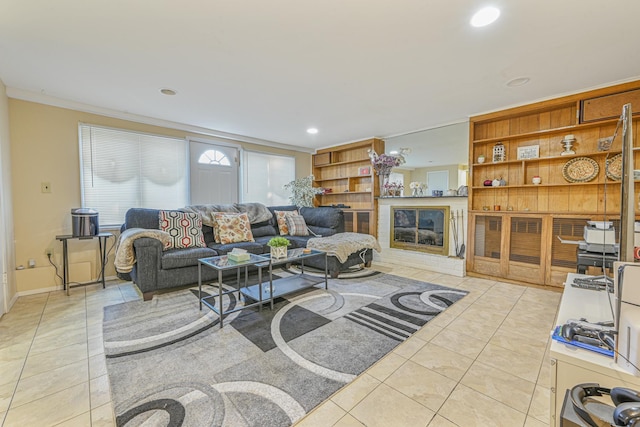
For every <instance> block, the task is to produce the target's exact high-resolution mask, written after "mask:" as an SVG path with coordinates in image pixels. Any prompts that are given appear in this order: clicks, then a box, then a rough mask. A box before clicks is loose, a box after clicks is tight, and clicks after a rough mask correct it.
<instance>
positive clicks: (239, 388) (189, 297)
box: [103, 272, 466, 426]
mask: <svg viewBox="0 0 640 427" xmlns="http://www.w3.org/2000/svg"><path fill="white" fill-rule="evenodd" d="M283 274H285V275H286V274H287V273H286V272H285V273H283ZM318 286H319V287H318V288H311V289H309V290H307V291H306V292H301V293H298V294H293V295H290V296H288V297H287V298H281V299H279V300H277V303H276V304H275V307H274V309H273V311H271V310H269V308H268V305H267V306H265V307H264V308H263V309H262V310H261V311H259V310H258V309H257V308H249V309H246V310H242V311H238V312H235V313H232V314H231V315H229V316H227V317H226V318H225V323H224V328H222V329H220V327H219V320H218V316H217V314H215V313H213V312H212V311H211V310H209V309H208V308H206V307H203V309H202V311H200V310H199V309H198V297H197V295H198V289H197V287H196V288H192V289H183V290H179V291H175V292H171V293H166V294H161V295H157V296H155V297H154V299H153V300H152V301H148V302H143V301H135V302H128V303H124V304H119V305H114V306H108V307H105V312H104V325H103V329H104V348H105V356H106V360H107V371H108V374H109V381H110V383H111V394H112V400H113V403H114V408H115V413H116V422H117V425H119V426H139V425H148V426H205V425H206V426H222V425H226V426H289V425H292V424H293V423H295V422H296V421H298V420H299V419H300V418H302V417H303V416H304V415H305V414H306V413H307V412H309V411H311V410H312V409H313V408H314V407H315V406H317V405H318V404H320V403H322V402H323V401H324V400H326V399H327V398H328V397H330V396H331V395H332V394H333V393H334V392H336V391H337V390H338V389H340V388H341V387H343V386H344V385H346V384H347V383H349V382H350V381H352V380H354V379H355V378H356V376H357V375H358V374H360V373H362V372H363V371H364V370H366V369H367V368H368V367H369V366H371V365H372V364H374V363H375V362H376V361H378V360H379V359H380V358H381V357H383V356H384V355H385V354H387V353H388V352H389V351H391V350H392V349H393V348H395V347H396V346H397V345H398V344H400V343H402V342H403V341H404V340H406V339H407V338H409V337H410V336H411V335H412V334H413V333H414V332H416V331H418V330H419V329H420V328H421V327H422V326H424V325H425V324H426V323H427V322H428V321H429V320H431V319H433V318H434V317H435V316H437V315H438V314H439V313H441V312H443V311H444V310H446V309H447V307H449V306H451V305H452V304H454V303H455V302H456V301H458V300H459V299H461V298H462V297H464V295H466V292H465V291H461V290H456V289H450V288H446V287H444V286H440V285H434V284H430V283H425V282H420V281H417V280H411V279H406V278H401V277H397V276H393V275H389V274H383V273H379V274H377V275H373V276H369V277H362V278H354V279H347V280H345V279H342V280H330V281H329V290H328V291H326V290H324V284H322V285H318ZM320 286H322V288H320ZM205 288H206V290H207V292H209V293H212V294H213V293H214V292H215V291H216V288H214V287H209V286H207V287H203V289H205ZM235 295H237V294H235ZM225 299H226V301H224V303H225V304H227V305H232V306H234V305H236V304H237V303H238V301H236V300H235V299H234V297H233V296H232V297H230V298H227V297H225Z"/></svg>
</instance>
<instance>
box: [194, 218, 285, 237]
mask: <svg viewBox="0 0 640 427" xmlns="http://www.w3.org/2000/svg"><path fill="white" fill-rule="evenodd" d="M251 233H252V234H253V238H254V239H256V238H258V237H262V236H269V237H273V236H277V235H278V230H277V229H276V228H275V227H274V226H273V225H271V224H270V223H269V221H265V222H261V223H259V224H251ZM205 240H206V236H205Z"/></svg>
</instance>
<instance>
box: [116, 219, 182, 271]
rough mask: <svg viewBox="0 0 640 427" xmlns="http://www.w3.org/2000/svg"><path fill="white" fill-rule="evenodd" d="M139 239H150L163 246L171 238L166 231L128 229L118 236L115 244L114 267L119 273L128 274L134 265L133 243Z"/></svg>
mask: <svg viewBox="0 0 640 427" xmlns="http://www.w3.org/2000/svg"><path fill="white" fill-rule="evenodd" d="M141 237H151V238H153V239H158V240H160V242H162V244H163V246H164V245H166V244H167V243H169V242H170V241H171V236H170V235H169V233H167V232H166V231H162V230H152V229H148V228H128V229H126V230H124V231H123V232H122V234H120V237H119V238H118V242H117V243H116V259H115V262H114V264H115V267H116V271H118V272H119V273H129V272H130V271H131V270H133V265H134V264H135V263H136V253H135V251H134V250H133V242H134V241H135V240H136V239H139V238H141Z"/></svg>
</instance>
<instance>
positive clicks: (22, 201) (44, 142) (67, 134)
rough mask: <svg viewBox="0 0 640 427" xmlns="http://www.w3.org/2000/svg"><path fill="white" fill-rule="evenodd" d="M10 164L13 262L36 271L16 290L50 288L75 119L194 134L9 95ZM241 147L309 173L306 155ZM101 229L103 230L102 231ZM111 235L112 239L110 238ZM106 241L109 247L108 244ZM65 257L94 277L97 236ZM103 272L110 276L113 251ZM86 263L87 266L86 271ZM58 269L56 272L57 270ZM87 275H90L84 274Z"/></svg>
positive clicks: (70, 204) (75, 164) (76, 192)
mask: <svg viewBox="0 0 640 427" xmlns="http://www.w3.org/2000/svg"><path fill="white" fill-rule="evenodd" d="M9 116H10V122H9V125H10V126H9V129H10V132H11V166H12V175H13V187H12V188H13V195H14V203H13V214H14V218H15V220H14V221H15V264H16V266H17V265H23V266H25V267H26V266H27V264H28V260H29V259H30V258H33V259H35V261H36V268H37V269H43V270H38V271H19V272H18V276H19V277H18V280H17V282H18V287H17V291H18V292H25V293H27V292H33V291H42V290H46V289H49V288H51V287H53V286H55V285H56V283H57V284H59V283H60V280H59V279H56V277H55V271H54V269H53V268H52V267H50V266H48V261H47V256H46V250H47V249H48V248H52V249H53V250H54V257H53V258H54V261H55V263H56V264H57V265H58V266H61V265H62V253H61V252H62V244H61V243H60V242H58V241H57V240H56V239H55V236H56V235H59V234H70V233H71V215H70V210H71V209H72V208H74V207H80V206H81V200H80V167H79V164H80V161H79V152H78V123H79V122H85V123H91V124H96V125H103V126H111V127H115V128H121V129H129V130H135V131H141V132H148V133H154V134H159V135H167V136H177V137H186V136H197V137H199V138H204V137H203V136H202V135H197V134H192V133H188V132H184V131H180V130H174V129H168V128H163V127H158V126H151V125H145V124H140V123H135V122H130V121H126V120H121V119H114V118H109V117H105V116H100V115H95V114H90V113H85V112H80V111H75V110H69V109H65V108H58V107H52V106H48V105H43V104H38V103H33V102H28V101H21V100H16V99H10V100H9ZM239 144H240V145H242V146H243V147H244V148H245V149H251V150H256V151H263V152H273V153H280V154H289V155H292V154H293V155H295V157H296V176H298V177H300V176H306V175H309V174H310V173H311V155H310V154H307V153H301V152H293V151H289V150H283V149H278V148H273V147H268V146H262V145H254V144H248V143H239ZM42 182H49V183H51V193H42V192H41V187H40V184H41V183H42ZM104 231H106V230H104ZM111 240H113V239H111ZM111 243H112V242H111V241H110V242H109V244H108V246H111ZM69 249H70V250H69V258H70V263H72V264H73V267H74V269H72V271H71V273H72V277H71V279H72V280H77V281H84V280H94V279H95V278H96V277H97V273H98V271H97V270H98V268H99V263H98V254H97V252H98V251H97V240H89V241H77V240H74V241H71V242H70V243H69ZM110 264H111V265H110V267H109V268H108V269H107V276H109V275H113V274H115V273H114V270H113V266H112V264H113V251H112V253H111V256H110ZM87 265H88V267H89V270H88V273H87V268H86V267H87ZM59 274H60V275H61V274H62V273H61V272H60V273H59ZM87 274H89V275H90V276H91V277H90V278H87V277H86V276H87Z"/></svg>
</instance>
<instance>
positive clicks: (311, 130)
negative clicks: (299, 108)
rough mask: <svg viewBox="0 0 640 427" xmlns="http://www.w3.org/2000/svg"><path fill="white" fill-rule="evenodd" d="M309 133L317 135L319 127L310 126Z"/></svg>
mask: <svg viewBox="0 0 640 427" xmlns="http://www.w3.org/2000/svg"><path fill="white" fill-rule="evenodd" d="M307 133H310V134H311V135H315V134H316V133H318V129H316V128H309V129H307Z"/></svg>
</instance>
